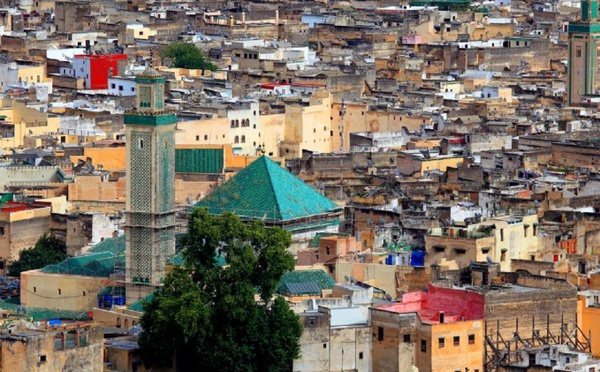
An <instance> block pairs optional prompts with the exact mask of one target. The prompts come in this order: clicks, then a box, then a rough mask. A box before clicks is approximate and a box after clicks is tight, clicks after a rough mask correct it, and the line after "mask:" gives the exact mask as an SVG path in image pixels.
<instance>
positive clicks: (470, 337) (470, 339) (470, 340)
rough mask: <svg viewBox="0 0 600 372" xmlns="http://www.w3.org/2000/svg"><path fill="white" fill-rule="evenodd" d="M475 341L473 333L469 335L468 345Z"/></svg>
mask: <svg viewBox="0 0 600 372" xmlns="http://www.w3.org/2000/svg"><path fill="white" fill-rule="evenodd" d="M474 343H475V335H469V345H473V344H474Z"/></svg>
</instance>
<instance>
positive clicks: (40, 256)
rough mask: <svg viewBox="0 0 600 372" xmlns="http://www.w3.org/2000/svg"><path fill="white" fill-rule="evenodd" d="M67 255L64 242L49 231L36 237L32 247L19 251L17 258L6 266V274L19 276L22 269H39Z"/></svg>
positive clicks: (59, 260) (63, 258)
mask: <svg viewBox="0 0 600 372" xmlns="http://www.w3.org/2000/svg"><path fill="white" fill-rule="evenodd" d="M68 257H69V256H68V255H67V245H66V244H65V242H63V241H62V240H60V239H59V238H57V237H56V236H54V235H53V234H51V233H46V234H44V235H42V236H41V237H40V238H39V239H38V241H37V242H36V243H35V246H34V247H32V248H29V249H26V250H24V251H21V253H20V254H19V259H18V260H17V261H15V262H13V263H12V264H11V265H10V267H9V268H8V275H11V276H19V275H20V274H21V272H22V271H27V270H35V269H40V268H42V267H45V266H48V265H52V264H56V263H59V262H61V261H63V260H65V259H67V258H68Z"/></svg>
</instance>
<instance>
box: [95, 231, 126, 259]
mask: <svg viewBox="0 0 600 372" xmlns="http://www.w3.org/2000/svg"><path fill="white" fill-rule="evenodd" d="M88 252H89V253H99V252H110V253H113V254H119V253H125V235H124V234H122V235H121V236H119V237H117V238H110V239H104V240H103V241H101V242H100V243H98V244H96V245H94V246H93V247H92V248H90V249H89V250H88Z"/></svg>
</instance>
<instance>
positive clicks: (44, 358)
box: [40, 355, 47, 363]
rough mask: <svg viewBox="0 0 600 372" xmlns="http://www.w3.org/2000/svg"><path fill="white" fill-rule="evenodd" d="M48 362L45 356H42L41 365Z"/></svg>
mask: <svg viewBox="0 0 600 372" xmlns="http://www.w3.org/2000/svg"><path fill="white" fill-rule="evenodd" d="M46 360H47V359H46V356H45V355H40V363H44V362H45V361H46Z"/></svg>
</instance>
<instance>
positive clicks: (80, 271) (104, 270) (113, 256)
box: [40, 235, 125, 277]
mask: <svg viewBox="0 0 600 372" xmlns="http://www.w3.org/2000/svg"><path fill="white" fill-rule="evenodd" d="M123 267H125V235H121V236H119V237H118V238H111V239H105V240H104V241H102V242H100V243H98V244H96V245H95V246H93V247H92V248H90V250H89V251H88V253H87V254H85V255H82V256H76V257H69V258H67V259H66V260H64V261H62V262H60V263H57V264H55V265H48V266H46V267H44V268H42V269H41V270H40V271H42V272H45V273H54V274H66V275H84V276H97V277H109V276H110V275H111V274H113V273H114V272H115V270H116V268H123Z"/></svg>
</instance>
